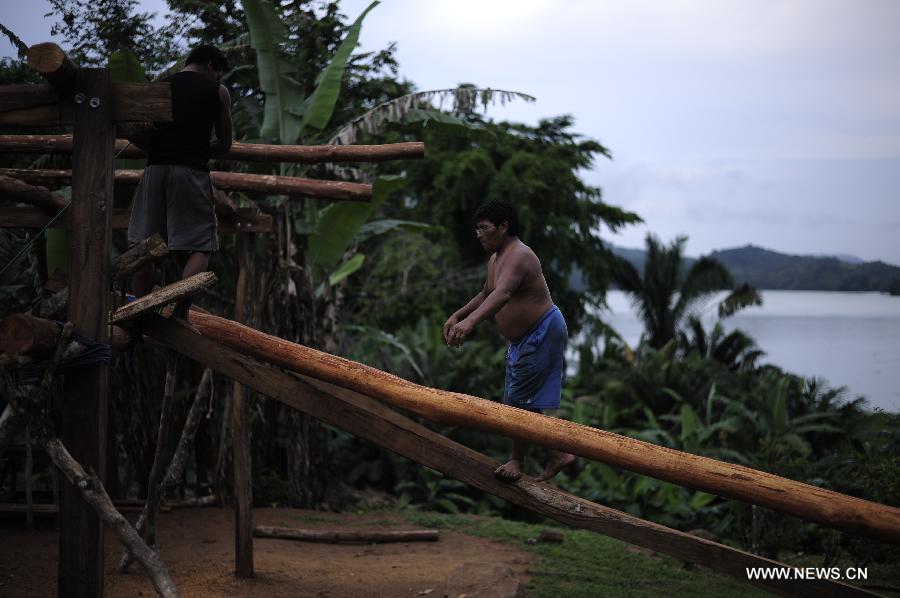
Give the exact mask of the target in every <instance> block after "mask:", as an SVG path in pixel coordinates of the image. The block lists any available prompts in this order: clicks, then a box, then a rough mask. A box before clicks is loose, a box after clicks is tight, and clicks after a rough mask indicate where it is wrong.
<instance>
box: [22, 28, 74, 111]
mask: <svg viewBox="0 0 900 598" xmlns="http://www.w3.org/2000/svg"><path fill="white" fill-rule="evenodd" d="M25 58H26V62H27V63H28V66H29V68H31V70H33V71H34V72H36V73H39V74H41V75H43V76H44V78H45V79H47V81H48V82H49V83H50V85H52V86H53V87H54V89H56V91H57V92H58V93H59V96H60V97H61V98H63V99H68V98H71V97H72V95H73V91H74V89H75V73H76V71H77V70H78V65H76V64H75V63H74V62H72V59H71V58H69V56H68V55H67V54H66V53H65V51H64V50H63V49H62V48H60V47H59V46H58V45H56V44H54V43H53V42H44V43H40V44H35V45H33V46H31V47H29V48H28V50H27V51H26V52H25Z"/></svg>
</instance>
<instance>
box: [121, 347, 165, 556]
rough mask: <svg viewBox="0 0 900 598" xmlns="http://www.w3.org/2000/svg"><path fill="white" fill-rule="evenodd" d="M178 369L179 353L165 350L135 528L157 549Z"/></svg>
mask: <svg viewBox="0 0 900 598" xmlns="http://www.w3.org/2000/svg"><path fill="white" fill-rule="evenodd" d="M177 369H178V357H177V356H176V355H175V353H174V352H173V351H167V352H166V381H165V383H164V384H163V398H162V406H161V407H160V410H159V426H158V429H157V433H156V451H155V452H154V454H153V465H152V466H151V467H150V479H149V481H148V482H147V500H146V502H145V503H144V510H143V512H142V513H141V517H140V520H139V521H138V524H137V525H135V529H136V530H137V531H138V532H139V533H141V532H142V535H143V538H144V542H146V544H147V546H149V547H150V548H152V549H153V550H155V551H156V552H157V553H158V552H159V546H158V545H157V543H156V516H157V515H158V514H159V504H160V500H161V498H162V490H161V485H162V481H163V476H164V474H165V470H166V469H168V467H167V466H166V465H165V462H166V458H165V453H166V445H167V444H168V442H169V428H170V427H171V423H170V418H171V415H172V402H173V399H174V396H175V376H176V375H177ZM133 558H134V557H133V555H132V553H131V551H129V550H128V549H127V548H126V549H125V551H123V553H122V558H121V559H120V561H119V567H118V569H117V571H118V572H119V573H124V572H125V571H127V570H128V566H129V565H130V564H131V562H132V559H133Z"/></svg>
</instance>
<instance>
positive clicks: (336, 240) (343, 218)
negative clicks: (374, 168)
mask: <svg viewBox="0 0 900 598" xmlns="http://www.w3.org/2000/svg"><path fill="white" fill-rule="evenodd" d="M405 184H406V179H405V178H403V177H400V176H390V177H380V178H378V179H376V180H375V184H374V186H373V189H372V201H371V202H369V203H350V202H342V203H334V204H331V205H330V206H328V207H327V208H325V209H324V210H322V212H321V214H320V216H319V220H318V222H317V223H316V226H315V229H314V230H313V234H312V235H310V237H309V241H308V243H309V244H308V251H307V263H308V264H310V265H312V266H315V267H317V268H320V269H322V270H325V271H326V272H330V271H331V270H333V269H334V267H335V266H336V265H337V263H338V261H339V260H340V259H341V256H343V255H344V252H345V251H347V247H349V246H350V243H351V241H352V240H353V238H354V237H355V236H356V235H357V234H358V233H359V231H360V229H361V228H362V226H363V225H364V224H365V223H366V221H368V220H369V218H370V217H371V215H372V213H373V212H374V211H375V209H376V208H377V207H378V206H379V205H380V204H381V203H382V202H383V201H384V200H385V199H386V198H387V196H388V195H389V194H390V193H392V192H393V191H396V190H397V189H400V188H401V187H402V186H403V185H405Z"/></svg>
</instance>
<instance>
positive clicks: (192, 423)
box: [117, 368, 215, 573]
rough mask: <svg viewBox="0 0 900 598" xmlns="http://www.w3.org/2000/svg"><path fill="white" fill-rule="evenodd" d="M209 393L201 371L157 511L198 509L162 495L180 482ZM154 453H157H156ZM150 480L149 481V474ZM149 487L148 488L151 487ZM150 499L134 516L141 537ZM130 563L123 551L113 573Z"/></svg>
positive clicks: (209, 377) (208, 380)
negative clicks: (139, 512)
mask: <svg viewBox="0 0 900 598" xmlns="http://www.w3.org/2000/svg"><path fill="white" fill-rule="evenodd" d="M173 379H174V378H173ZM168 380H169V378H168V377H167V378H166V381H167V382H168ZM167 388H168V387H167ZM211 391H212V371H211V370H210V369H209V368H207V369H206V370H204V371H203V377H202V378H201V380H200V386H199V388H198V389H197V394H196V395H195V396H194V402H193V403H192V404H191V409H190V411H189V412H188V417H187V420H186V421H185V424H184V429H183V430H182V431H181V437H180V438H179V439H178V446H177V447H176V448H175V454H174V456H173V457H172V460H171V462H170V463H169V466H168V468H167V469H166V475H165V477H164V478H163V480H162V482H160V484H159V492H158V493H157V494H156V496H158V501H157V502H158V505H157V506H158V508H159V510H161V511H168V510H171V509H172V508H173V507H177V506H198V504H197V502H196V501H197V499H194V500H193V503H192V504H182V502H183V501H174V502H168V501H166V500H165V495H166V493H167V492H168V491H169V490H171V489H172V488H174V487H175V486H177V485H178V482H179V480H180V479H181V474H182V473H183V472H184V466H185V464H186V463H187V459H188V455H189V453H190V447H191V445H192V444H193V442H194V437H195V436H196V434H197V427H198V426H199V425H200V419H201V418H202V413H203V410H204V409H205V408H206V401H207V399H209V395H210V393H211ZM163 403H164V404H165V398H164V400H163ZM156 446H157V451H158V449H159V446H160V444H159V440H157V445H156ZM157 454H159V453H158V452H157ZM153 464H154V465H156V460H155V459H154V461H153ZM151 471H152V470H151ZM150 477H151V480H152V479H153V475H152V473H151V476H150ZM149 487H152V484H151V486H149ZM151 498H152V497H151V496H150V495H149V494H148V497H147V500H145V501H144V502H143V504H142V506H141V507H140V511H141V515H140V517H138V520H137V522H136V523H135V524H134V529H135V530H137V533H139V534H141V535H142V536H144V530H145V528H146V526H147V512H148V511H147V509H148V505H150V503H151ZM207 498H212V499H213V502H212V503H211V504H215V500H214V499H215V497H214V496H213V497H203V499H204V500H205V499H207ZM132 561H133V556H132V555H131V553H130V552H128V551H127V550H126V551H125V552H124V553H123V554H122V557H121V559H120V561H119V566H118V569H117V571H119V572H120V573H122V572H124V571H126V570H127V569H128V567H129V566H131V563H132Z"/></svg>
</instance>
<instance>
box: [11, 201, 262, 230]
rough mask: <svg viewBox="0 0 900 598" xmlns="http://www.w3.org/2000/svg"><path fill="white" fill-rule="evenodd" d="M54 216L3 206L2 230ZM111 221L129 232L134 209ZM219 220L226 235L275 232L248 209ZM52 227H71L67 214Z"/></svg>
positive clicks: (30, 225)
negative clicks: (129, 223)
mask: <svg viewBox="0 0 900 598" xmlns="http://www.w3.org/2000/svg"><path fill="white" fill-rule="evenodd" d="M52 217H53V214H51V213H49V212H46V211H44V210H40V209H38V208H10V207H3V206H0V228H43V227H44V226H45V225H46V224H47V222H49V221H50V219H51V218H52ZM112 218H113V220H112V225H113V229H115V230H123V229H127V228H128V221H129V220H130V218H131V210H126V209H114V210H113V214H112ZM218 220H219V226H218V229H219V233H220V234H223V235H231V234H235V233H245V232H252V233H270V232H272V216H271V215H270V214H262V213H254V211H253V210H252V209H248V208H238V209H237V212H236V213H234V214H220V215H218ZM50 228H69V217H68V214H63V215H62V216H61V217H59V218H58V219H57V220H56V221H55V222H54V223H53V224H52V225H51V226H50Z"/></svg>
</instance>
